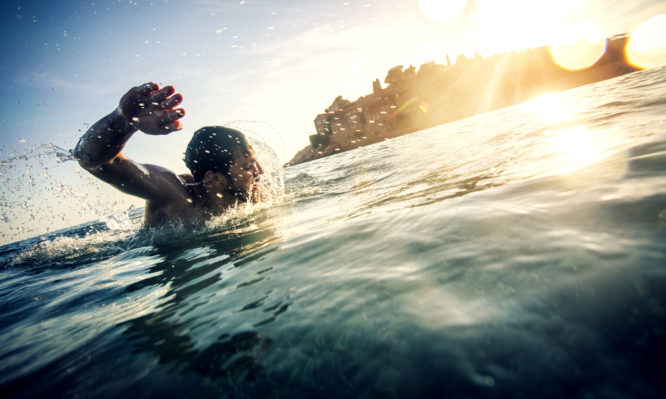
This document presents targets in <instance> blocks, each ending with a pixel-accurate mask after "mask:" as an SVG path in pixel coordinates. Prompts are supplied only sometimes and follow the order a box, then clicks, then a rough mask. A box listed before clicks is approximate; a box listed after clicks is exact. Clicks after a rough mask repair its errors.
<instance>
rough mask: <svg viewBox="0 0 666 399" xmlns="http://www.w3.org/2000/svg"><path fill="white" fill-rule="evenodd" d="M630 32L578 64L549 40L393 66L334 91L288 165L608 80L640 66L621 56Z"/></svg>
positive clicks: (607, 42) (614, 39) (612, 40)
mask: <svg viewBox="0 0 666 399" xmlns="http://www.w3.org/2000/svg"><path fill="white" fill-rule="evenodd" d="M628 39H629V35H628V34H622V35H616V36H613V37H610V38H607V39H606V43H605V45H606V48H605V52H604V53H603V55H602V56H601V57H600V58H599V59H597V60H596V62H594V63H593V64H592V65H591V66H588V67H585V68H581V69H578V70H570V69H566V68H564V67H562V66H560V65H558V64H557V63H556V62H555V61H554V60H553V56H552V51H551V49H550V48H549V47H539V48H535V49H529V50H526V51H521V52H511V53H504V54H499V55H495V56H491V57H488V58H483V57H480V56H479V55H478V54H476V55H475V56H474V57H473V58H470V57H465V56H464V55H459V56H458V57H457V58H456V61H455V63H451V61H450V58H449V56H448V55H447V57H446V58H447V63H446V65H442V64H437V63H435V62H428V63H425V64H423V65H421V66H420V67H419V68H418V70H417V69H416V68H415V67H414V66H409V67H407V68H405V67H404V66H403V65H398V66H396V67H393V68H391V69H390V70H389V71H388V73H387V75H386V78H385V79H384V83H385V84H387V86H386V87H382V85H381V83H380V81H379V79H377V80H375V81H374V82H373V84H372V93H371V94H368V95H365V96H362V97H360V98H358V99H357V100H356V101H353V102H352V101H349V100H346V99H344V98H343V97H342V96H337V97H336V98H335V99H334V100H333V102H332V103H331V105H330V106H329V107H327V108H326V109H325V111H324V113H321V114H319V115H317V116H316V117H315V119H314V124H315V128H316V134H313V135H311V136H310V145H308V146H307V147H305V148H304V149H302V150H301V151H299V152H298V153H297V154H296V155H295V156H294V157H293V158H292V159H291V161H289V162H288V163H287V164H286V165H285V166H290V165H296V164H299V163H303V162H307V161H311V160H315V159H319V158H322V157H325V156H329V155H333V154H336V153H339V152H343V151H349V150H352V149H354V148H358V147H360V146H364V145H368V144H372V143H376V142H379V141H382V140H385V139H389V138H393V137H397V136H401V135H403V134H407V133H412V132H415V131H418V130H422V129H425V128H428V127H432V126H436V125H439V124H442V123H447V122H451V121H454V120H457V119H462V118H466V117H469V116H473V115H476V114H479V113H482V112H487V111H491V110H494V109H498V108H502V107H506V106H509V105H513V104H517V103H520V102H523V101H527V100H529V99H531V98H534V97H537V96H539V95H542V94H546V93H552V92H556V91H562V90H567V89H571V88H573V87H577V86H582V85H585V84H588V83H593V82H597V81H600V80H604V79H609V78H612V77H616V76H619V75H623V74H626V73H629V72H633V71H636V70H639V69H640V68H638V67H636V66H633V65H631V63H629V62H628V61H627V59H626V56H625V49H626V46H627V42H628Z"/></svg>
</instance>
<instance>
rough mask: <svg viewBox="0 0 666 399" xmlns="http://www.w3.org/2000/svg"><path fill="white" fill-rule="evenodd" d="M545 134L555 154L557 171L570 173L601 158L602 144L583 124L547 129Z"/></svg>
mask: <svg viewBox="0 0 666 399" xmlns="http://www.w3.org/2000/svg"><path fill="white" fill-rule="evenodd" d="M545 134H546V135H547V136H549V139H550V142H551V145H552V148H553V149H554V150H555V152H556V154H557V163H556V165H555V167H556V170H557V171H558V173H564V174H566V173H570V172H573V171H576V170H578V169H581V168H583V167H585V166H587V165H590V164H592V163H594V162H597V161H599V160H600V159H601V153H602V150H603V145H602V143H599V142H597V141H595V140H594V139H593V137H592V135H591V134H590V133H589V132H588V131H587V128H586V127H585V126H578V127H575V128H572V129H562V130H548V131H546V132H545Z"/></svg>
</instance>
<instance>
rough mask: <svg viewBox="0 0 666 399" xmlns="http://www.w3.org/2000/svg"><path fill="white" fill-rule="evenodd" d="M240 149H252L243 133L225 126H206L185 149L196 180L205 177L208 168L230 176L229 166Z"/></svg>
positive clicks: (188, 165) (186, 160)
mask: <svg viewBox="0 0 666 399" xmlns="http://www.w3.org/2000/svg"><path fill="white" fill-rule="evenodd" d="M238 151H243V152H244V153H250V152H251V151H252V146H251V145H250V143H249V142H248V140H247V138H246V137H245V135H244V134H243V133H241V132H239V131H238V130H236V129H230V128H228V127H223V126H205V127H202V128H201V129H199V130H197V131H196V132H194V135H192V139H191V140H190V143H189V144H188V145H187V150H186V151H185V165H186V166H187V168H188V169H189V170H190V172H192V175H194V179H195V180H201V179H203V177H204V174H205V173H206V171H207V170H212V171H214V172H221V173H223V174H224V175H225V176H227V177H229V168H230V167H231V165H232V164H233V162H234V159H235V157H236V154H238Z"/></svg>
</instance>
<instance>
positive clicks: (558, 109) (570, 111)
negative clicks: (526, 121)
mask: <svg viewBox="0 0 666 399" xmlns="http://www.w3.org/2000/svg"><path fill="white" fill-rule="evenodd" d="M521 107H522V108H523V109H524V110H525V111H527V112H529V113H530V114H533V115H535V116H537V117H538V118H539V119H541V121H543V122H545V123H562V122H566V121H570V120H572V118H573V117H574V116H575V115H576V113H577V108H576V107H575V104H572V103H571V102H569V101H566V100H565V99H564V98H562V96H561V95H560V94H557V93H555V94H546V95H543V96H541V97H537V98H535V99H533V100H530V101H527V102H525V103H523V104H522V106H521Z"/></svg>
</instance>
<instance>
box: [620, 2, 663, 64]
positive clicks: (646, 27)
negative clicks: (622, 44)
mask: <svg viewBox="0 0 666 399" xmlns="http://www.w3.org/2000/svg"><path fill="white" fill-rule="evenodd" d="M626 54H627V59H628V60H629V62H630V63H631V64H632V65H634V66H636V67H638V68H645V69H648V68H655V67H658V66H661V65H664V64H666V14H659V15H656V16H654V17H652V18H650V19H648V20H647V21H645V22H644V23H643V24H641V26H639V27H638V28H637V29H636V30H635V31H634V32H633V33H632V34H631V39H629V44H628V45H627V49H626Z"/></svg>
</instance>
